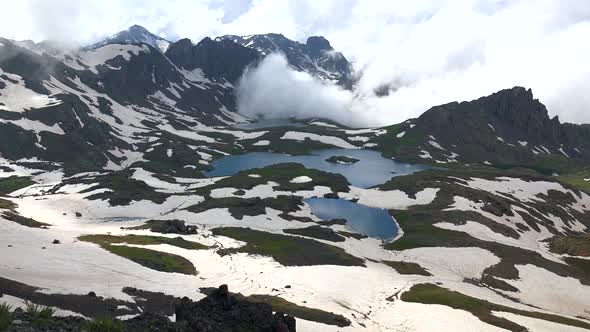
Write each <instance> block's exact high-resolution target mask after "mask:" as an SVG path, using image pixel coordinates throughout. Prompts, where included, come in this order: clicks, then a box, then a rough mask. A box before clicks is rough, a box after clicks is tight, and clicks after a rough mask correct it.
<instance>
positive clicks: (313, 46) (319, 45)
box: [305, 36, 333, 56]
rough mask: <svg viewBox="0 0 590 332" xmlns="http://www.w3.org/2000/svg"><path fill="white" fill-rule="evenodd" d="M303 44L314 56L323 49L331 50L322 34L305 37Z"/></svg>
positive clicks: (323, 50) (319, 53)
mask: <svg viewBox="0 0 590 332" xmlns="http://www.w3.org/2000/svg"><path fill="white" fill-rule="evenodd" d="M305 45H306V46H307V48H308V49H309V51H310V53H312V55H314V56H319V55H321V54H322V53H323V52H325V51H331V50H333V48H332V46H331V45H330V42H329V41H328V40H327V39H326V38H324V37H322V36H312V37H309V38H307V42H306V43H305Z"/></svg>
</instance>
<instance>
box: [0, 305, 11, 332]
mask: <svg viewBox="0 0 590 332" xmlns="http://www.w3.org/2000/svg"><path fill="white" fill-rule="evenodd" d="M10 323H12V306H10V305H8V304H6V303H4V302H2V303H0V331H5V330H6V329H7V328H8V327H9V326H10Z"/></svg>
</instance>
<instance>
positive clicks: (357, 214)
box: [304, 198, 398, 241]
mask: <svg viewBox="0 0 590 332" xmlns="http://www.w3.org/2000/svg"><path fill="white" fill-rule="evenodd" d="M304 201H305V202H306V203H307V204H308V205H309V206H310V207H311V211H312V212H313V214H314V215H316V216H317V217H318V218H320V219H322V220H325V221H329V220H332V219H346V227H348V228H349V229H350V230H352V231H354V232H356V233H360V234H364V235H367V236H369V237H374V238H380V239H383V240H385V241H391V240H393V239H394V238H395V237H396V236H397V233H398V229H397V224H396V223H395V222H394V219H393V217H391V216H390V215H389V213H388V212H387V210H385V209H378V208H372V207H368V206H365V205H361V204H357V203H353V202H350V201H347V200H344V199H328V198H307V199H305V200H304Z"/></svg>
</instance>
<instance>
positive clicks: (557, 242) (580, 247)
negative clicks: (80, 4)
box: [549, 234, 590, 257]
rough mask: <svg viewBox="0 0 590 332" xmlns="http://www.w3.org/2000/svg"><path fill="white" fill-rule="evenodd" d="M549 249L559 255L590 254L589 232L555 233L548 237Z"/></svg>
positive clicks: (586, 255) (585, 255) (587, 255)
mask: <svg viewBox="0 0 590 332" xmlns="http://www.w3.org/2000/svg"><path fill="white" fill-rule="evenodd" d="M549 250H551V251H552V252H554V253H556V254H560V255H564V254H566V255H571V256H584V257H589V256H590V234H578V235H557V236H554V237H552V238H551V239H549Z"/></svg>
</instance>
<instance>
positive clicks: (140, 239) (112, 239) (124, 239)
mask: <svg viewBox="0 0 590 332" xmlns="http://www.w3.org/2000/svg"><path fill="white" fill-rule="evenodd" d="M79 239H80V240H81V241H86V242H92V243H96V244H99V245H101V246H102V245H108V244H113V243H117V244H119V243H126V244H134V245H142V246H147V245H158V244H168V245H171V246H175V247H179V248H183V249H189V250H202V249H209V247H208V246H206V245H204V244H200V243H198V242H193V241H187V240H185V239H184V238H182V237H180V236H179V237H175V238H169V237H163V236H152V235H135V234H129V235H121V236H115V235H103V234H95V235H83V236H80V237H79Z"/></svg>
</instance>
